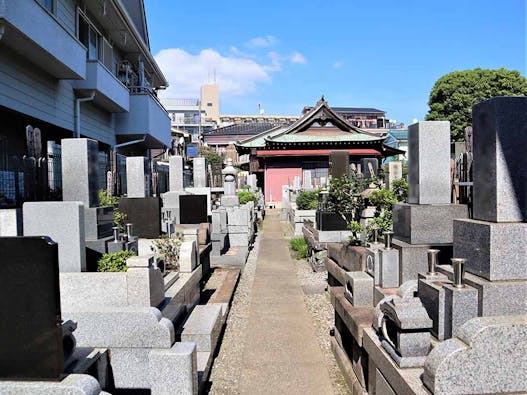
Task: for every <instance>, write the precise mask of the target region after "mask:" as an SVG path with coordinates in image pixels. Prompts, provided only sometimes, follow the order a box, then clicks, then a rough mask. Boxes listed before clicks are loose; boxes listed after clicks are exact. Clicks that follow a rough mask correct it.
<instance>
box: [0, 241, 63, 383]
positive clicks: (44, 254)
mask: <svg viewBox="0 0 527 395" xmlns="http://www.w3.org/2000/svg"><path fill="white" fill-rule="evenodd" d="M0 256H1V257H2V262H1V264H0V310H1V311H2V320H0V339H1V344H2V346H1V352H0V379H2V380H6V379H12V380H59V379H61V376H62V374H63V372H64V354H63V345H62V329H61V326H60V324H61V311H60V293H59V265H58V246H57V244H56V243H54V242H53V241H52V240H51V239H49V238H47V237H42V236H36V237H0ZM29 284H30V287H29V288H28V285H29Z"/></svg>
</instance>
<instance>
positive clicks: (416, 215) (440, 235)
mask: <svg viewBox="0 0 527 395" xmlns="http://www.w3.org/2000/svg"><path fill="white" fill-rule="evenodd" d="M467 217H468V208H467V206H466V205H464V204H407V203H400V204H396V205H394V207H393V231H394V237H396V238H397V239H399V240H402V241H404V242H406V243H409V244H429V243H430V244H447V243H452V241H453V231H452V229H453V221H454V219H463V218H467Z"/></svg>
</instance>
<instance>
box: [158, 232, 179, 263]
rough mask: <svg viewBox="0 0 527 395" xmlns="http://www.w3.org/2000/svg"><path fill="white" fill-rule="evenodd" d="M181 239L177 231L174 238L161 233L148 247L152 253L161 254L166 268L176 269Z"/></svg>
mask: <svg viewBox="0 0 527 395" xmlns="http://www.w3.org/2000/svg"><path fill="white" fill-rule="evenodd" d="M181 241H182V236H181V235H180V234H179V233H177V234H176V236H175V237H174V238H170V237H168V236H166V235H163V236H161V238H160V239H155V240H153V241H152V245H151V246H150V249H151V250H152V252H153V253H155V254H159V255H161V256H163V259H164V260H165V267H166V268H167V269H168V270H174V271H178V270H179V250H180V247H181Z"/></svg>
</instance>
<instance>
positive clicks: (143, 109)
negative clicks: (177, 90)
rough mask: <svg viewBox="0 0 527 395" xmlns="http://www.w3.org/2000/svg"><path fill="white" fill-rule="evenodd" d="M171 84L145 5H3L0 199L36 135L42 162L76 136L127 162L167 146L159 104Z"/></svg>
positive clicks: (4, 1) (24, 0) (107, 1)
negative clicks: (155, 50) (157, 56)
mask: <svg viewBox="0 0 527 395" xmlns="http://www.w3.org/2000/svg"><path fill="white" fill-rule="evenodd" d="M167 84H168V83H167V81H166V79H165V77H164V76H163V74H162V72H161V70H160V69H159V67H158V65H157V64H156V62H155V60H154V58H153V56H152V54H151V52H150V45H149V39H148V28H147V23H146V17H145V10H144V3H143V1H142V0H101V1H91V0H85V1H83V0H16V1H14V0H0V196H1V195H2V194H4V195H5V191H2V189H1V188H2V185H4V188H7V187H5V185H6V184H9V183H10V182H11V181H12V178H13V177H15V178H16V171H17V166H19V162H20V159H21V158H22V156H23V155H25V154H26V153H27V151H28V149H27V145H26V144H27V141H26V127H28V126H31V127H32V128H37V129H38V130H39V131H40V135H39V139H40V140H41V147H40V148H41V149H42V156H44V157H45V156H46V151H47V150H48V148H49V146H50V143H51V145H53V144H59V143H60V139H62V138H69V137H78V136H81V137H89V138H92V139H95V140H97V141H98V142H99V149H100V150H101V151H107V152H108V151H111V150H116V151H118V152H120V153H123V154H133V155H146V156H148V155H149V153H150V152H151V150H153V149H164V148H166V147H169V146H170V142H171V134H170V119H169V117H168V113H167V112H166V110H165V109H164V108H163V106H162V104H161V103H160V101H159V100H158V99H157V91H158V90H159V89H163V88H165V87H166V86H167ZM2 177H3V178H2ZM10 180H11V181H10ZM15 181H16V180H15Z"/></svg>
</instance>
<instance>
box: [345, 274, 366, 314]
mask: <svg viewBox="0 0 527 395" xmlns="http://www.w3.org/2000/svg"><path fill="white" fill-rule="evenodd" d="M345 288H346V292H345V296H346V299H348V300H349V302H350V303H351V304H352V306H354V307H372V306H373V278H372V277H371V276H369V275H367V274H366V273H364V272H346V284H345Z"/></svg>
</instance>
